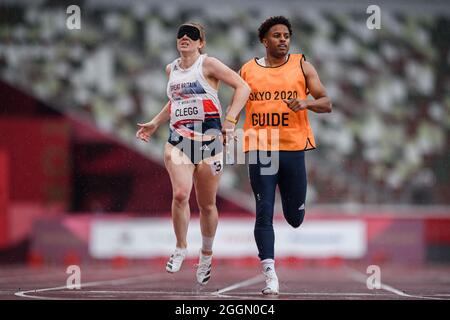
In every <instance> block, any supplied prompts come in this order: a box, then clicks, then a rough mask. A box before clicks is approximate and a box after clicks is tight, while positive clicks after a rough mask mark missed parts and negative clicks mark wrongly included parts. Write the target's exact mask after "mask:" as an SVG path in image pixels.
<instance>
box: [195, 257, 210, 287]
mask: <svg viewBox="0 0 450 320" xmlns="http://www.w3.org/2000/svg"><path fill="white" fill-rule="evenodd" d="M211 261H212V255H210V256H207V255H204V254H203V253H202V252H201V250H200V257H199V259H198V265H197V282H198V283H200V284H201V285H205V284H207V283H208V281H209V279H210V278H211Z"/></svg>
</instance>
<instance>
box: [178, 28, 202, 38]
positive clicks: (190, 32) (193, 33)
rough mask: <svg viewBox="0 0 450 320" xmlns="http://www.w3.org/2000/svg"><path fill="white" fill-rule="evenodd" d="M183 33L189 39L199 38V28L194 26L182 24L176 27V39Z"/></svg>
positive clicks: (181, 36)
mask: <svg viewBox="0 0 450 320" xmlns="http://www.w3.org/2000/svg"><path fill="white" fill-rule="evenodd" d="M184 35H187V36H188V37H189V38H190V39H192V40H194V41H197V40H198V39H200V30H199V29H198V28H197V27H194V26H190V25H183V26H181V27H180V28H179V29H178V34H177V39H181V38H183V36H184Z"/></svg>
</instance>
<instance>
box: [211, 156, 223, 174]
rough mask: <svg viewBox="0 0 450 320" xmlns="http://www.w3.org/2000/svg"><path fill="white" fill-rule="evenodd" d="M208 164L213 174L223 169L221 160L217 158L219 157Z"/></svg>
mask: <svg viewBox="0 0 450 320" xmlns="http://www.w3.org/2000/svg"><path fill="white" fill-rule="evenodd" d="M210 166H211V171H212V173H213V175H216V174H219V173H221V172H222V170H223V161H222V160H219V159H218V160H214V162H213V163H211V164H210Z"/></svg>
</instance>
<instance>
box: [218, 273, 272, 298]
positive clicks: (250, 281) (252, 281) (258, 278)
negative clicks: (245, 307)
mask: <svg viewBox="0 0 450 320" xmlns="http://www.w3.org/2000/svg"><path fill="white" fill-rule="evenodd" d="M263 280H264V275H262V274H261V275H258V276H256V277H253V278H250V279H248V280H244V281H241V282H238V283H235V284H233V285H231V286H228V287H226V288H223V289H220V290H217V291H216V292H214V293H213V294H216V295H220V294H222V293H224V292H227V291H231V290H234V289H237V288H243V287H247V286H250V285H252V284H255V283H260V282H262V281H263Z"/></svg>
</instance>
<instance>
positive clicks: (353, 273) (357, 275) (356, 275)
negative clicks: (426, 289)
mask: <svg viewBox="0 0 450 320" xmlns="http://www.w3.org/2000/svg"><path fill="white" fill-rule="evenodd" d="M345 268H346V269H347V270H348V272H349V273H348V275H349V276H350V278H352V279H353V280H355V281H357V282H360V283H364V284H366V283H367V282H366V281H367V275H366V274H364V273H361V272H360V271H358V270H356V269H353V268H351V267H349V266H346V267H345ZM380 285H381V289H383V290H385V291H388V292H391V293H394V294H396V295H398V296H401V297H405V298H415V299H429V300H442V299H441V298H436V297H426V296H419V295H413V294H408V293H405V292H404V291H401V290H399V289H396V288H394V287H392V286H389V285H387V284H385V283H383V282H380Z"/></svg>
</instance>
